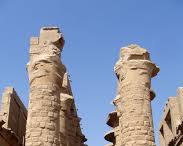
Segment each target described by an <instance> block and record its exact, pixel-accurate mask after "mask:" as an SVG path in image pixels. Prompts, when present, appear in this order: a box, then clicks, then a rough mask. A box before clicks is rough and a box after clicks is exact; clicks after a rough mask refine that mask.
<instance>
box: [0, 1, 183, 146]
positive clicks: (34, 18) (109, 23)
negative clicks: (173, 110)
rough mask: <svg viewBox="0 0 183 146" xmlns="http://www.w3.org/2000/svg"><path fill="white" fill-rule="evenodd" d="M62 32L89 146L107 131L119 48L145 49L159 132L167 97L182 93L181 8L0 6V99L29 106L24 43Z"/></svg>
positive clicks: (167, 4)
mask: <svg viewBox="0 0 183 146" xmlns="http://www.w3.org/2000/svg"><path fill="white" fill-rule="evenodd" d="M52 25H53V26H58V27H60V28H61V30H62V32H63V34H64V37H65V40H66V44H65V47H64V51H63V53H62V61H63V63H64V64H65V65H66V66H67V69H68V72H69V74H70V76H71V80H72V89H73V92H74V96H75V100H76V104H77V107H78V112H79V115H80V116H81V117H82V122H81V124H82V127H83V132H84V134H85V135H86V137H87V138H88V142H87V144H88V145H89V146H99V145H100V146H104V145H105V144H106V143H107V142H106V141H105V140H104V139H103V136H104V134H105V132H107V131H108V130H109V129H110V128H109V127H108V126H107V125H106V124H105V123H106V118H107V115H108V113H109V112H111V111H112V110H113V109H114V108H113V106H112V105H111V104H110V102H111V101H112V100H113V98H114V97H115V92H116V77H115V75H114V72H113V67H114V64H115V62H116V61H117V59H118V56H119V51H120V48H121V47H122V46H126V45H128V44H131V43H133V44H134V43H136V44H139V45H141V46H142V47H144V48H147V49H148V50H149V52H150V53H151V58H152V60H153V62H155V63H157V65H158V66H160V69H161V71H160V73H159V74H158V76H157V77H155V78H154V79H153V82H152V86H153V88H154V90H155V91H156V94H157V97H156V98H155V99H154V101H153V102H152V107H153V116H154V124H155V130H156V141H158V139H157V127H158V122H159V120H160V117H161V114H162V109H163V107H164V104H165V101H166V100H167V97H168V96H175V95H176V90H177V87H179V86H183V76H182V75H183V69H182V64H183V59H182V54H183V41H182V40H183V29H182V26H183V1H182V0H90V1H89V0H77V1H76V0H67V1H66V0H65V1H63V0H52V1H48V0H44V1H43V0H31V1H25V0H13V1H10V0H0V50H1V53H0V66H1V72H0V91H1V93H2V90H3V89H4V87H5V86H9V85H11V86H13V87H15V89H16V90H17V92H18V94H19V95H20V96H21V99H22V100H23V102H24V103H25V104H26V105H27V103H28V93H29V91H28V88H29V86H28V76H27V72H26V63H27V62H28V60H29V58H28V55H29V54H28V51H29V39H30V37H31V36H38V34H39V30H40V28H41V27H42V26H52Z"/></svg>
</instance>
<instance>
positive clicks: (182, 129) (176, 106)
mask: <svg viewBox="0 0 183 146" xmlns="http://www.w3.org/2000/svg"><path fill="white" fill-rule="evenodd" d="M182 93H183V88H182V87H179V88H178V90H177V96H176V97H169V98H168V101H167V103H166V104H165V107H164V111H163V116H162V119H161V121H160V124H159V143H160V146H182V145H183V113H182V107H183V102H182V101H183V94H182Z"/></svg>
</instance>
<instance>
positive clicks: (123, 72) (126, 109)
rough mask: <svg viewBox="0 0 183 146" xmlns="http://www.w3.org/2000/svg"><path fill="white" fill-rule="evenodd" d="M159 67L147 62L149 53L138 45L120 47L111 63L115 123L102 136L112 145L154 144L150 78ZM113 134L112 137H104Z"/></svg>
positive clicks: (152, 145)
mask: <svg viewBox="0 0 183 146" xmlns="http://www.w3.org/2000/svg"><path fill="white" fill-rule="evenodd" d="M158 72H159V68H158V67H157V66H156V65H155V64H154V63H152V62H151V60H150V57H149V53H148V52H147V51H146V50H145V49H144V48H141V47H139V46H138V45H130V46H127V47H124V48H122V49H121V53H120V59H119V61H118V62H117V63H116V65H115V73H116V75H117V78H118V92H117V96H116V98H115V99H114V105H115V106H116V112H117V113H116V120H115V123H117V124H116V125H115V126H112V127H113V128H114V130H113V134H111V133H110V134H107V135H106V136H105V138H106V139H107V140H109V141H110V142H112V143H113V145H114V146H155V140H154V129H153V121H152V111H151V100H152V99H153V98H154V93H153V92H152V90H151V78H152V77H154V76H156V74H157V73H158ZM109 135H111V136H113V138H111V139H113V140H110V139H108V138H107V137H108V136H109Z"/></svg>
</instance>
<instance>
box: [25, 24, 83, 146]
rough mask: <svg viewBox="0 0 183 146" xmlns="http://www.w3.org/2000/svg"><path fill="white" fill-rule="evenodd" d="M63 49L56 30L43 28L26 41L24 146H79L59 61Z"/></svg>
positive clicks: (76, 122) (63, 69) (79, 136)
mask: <svg viewBox="0 0 183 146" xmlns="http://www.w3.org/2000/svg"><path fill="white" fill-rule="evenodd" d="M63 46H64V39H63V35H62V33H61V32H60V31H59V29H58V28H57V27H45V28H42V29H41V31H40V37H33V38H31V41H30V62H29V63H28V66H27V70H28V73H29V82H30V96H29V98H30V99H29V107H28V120H27V130H26V146H83V145H84V141H85V137H84V135H83V134H82V132H81V129H80V124H79V122H80V118H79V117H78V116H77V114H76V109H75V104H74V99H73V96H72V91H71V88H70V83H69V80H68V76H67V72H66V67H65V66H64V65H63V64H62V62H61V60H60V54H61V51H62V48H63Z"/></svg>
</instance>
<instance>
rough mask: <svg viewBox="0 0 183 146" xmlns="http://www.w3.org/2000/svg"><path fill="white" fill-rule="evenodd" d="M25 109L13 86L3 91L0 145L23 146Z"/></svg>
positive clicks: (0, 112)
mask: <svg viewBox="0 0 183 146" xmlns="http://www.w3.org/2000/svg"><path fill="white" fill-rule="evenodd" d="M26 120H27V109H26V108H25V106H24V105H23V103H22V102H21V100H20V98H19V96H18V95H17V93H16V91H15V90H14V88H13V87H7V88H6V89H5V91H4V92H3V96H2V102H1V110H0V145H2V146H23V145H24V142H25V129H26Z"/></svg>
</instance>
